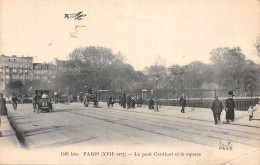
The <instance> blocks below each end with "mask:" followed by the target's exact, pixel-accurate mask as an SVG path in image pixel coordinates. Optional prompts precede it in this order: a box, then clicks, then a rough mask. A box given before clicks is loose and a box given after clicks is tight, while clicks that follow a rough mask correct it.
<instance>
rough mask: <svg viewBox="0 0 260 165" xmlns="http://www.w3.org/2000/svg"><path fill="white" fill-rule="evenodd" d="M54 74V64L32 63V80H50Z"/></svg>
mask: <svg viewBox="0 0 260 165" xmlns="http://www.w3.org/2000/svg"><path fill="white" fill-rule="evenodd" d="M55 75H56V66H55V65H54V64H44V63H33V80H45V81H51V80H52V79H54V78H55Z"/></svg>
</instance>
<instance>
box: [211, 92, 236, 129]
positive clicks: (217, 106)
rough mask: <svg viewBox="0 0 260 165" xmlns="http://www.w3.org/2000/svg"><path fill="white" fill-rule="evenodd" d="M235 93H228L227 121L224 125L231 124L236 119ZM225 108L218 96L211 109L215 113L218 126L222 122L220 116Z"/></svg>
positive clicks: (226, 103)
mask: <svg viewBox="0 0 260 165" xmlns="http://www.w3.org/2000/svg"><path fill="white" fill-rule="evenodd" d="M233 96H234V94H233V91H229V92H228V99H227V100H226V102H225V106H226V107H225V111H226V121H224V122H223V123H225V124H229V123H230V121H234V119H235V101H234V99H233ZM223 108H224V106H223V103H222V101H220V100H219V99H218V96H215V98H214V101H213V102H212V106H211V109H212V111H213V116H214V121H215V124H218V123H219V121H220V115H221V112H222V110H223Z"/></svg>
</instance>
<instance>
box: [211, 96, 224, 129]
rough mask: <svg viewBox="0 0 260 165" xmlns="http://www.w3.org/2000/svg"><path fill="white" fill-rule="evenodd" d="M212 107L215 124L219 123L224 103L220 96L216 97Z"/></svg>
mask: <svg viewBox="0 0 260 165" xmlns="http://www.w3.org/2000/svg"><path fill="white" fill-rule="evenodd" d="M211 109H212V111H213V116H214V121H215V124H218V121H220V115H221V112H222V110H223V104H222V101H220V100H219V99H218V96H215V97H214V101H213V102H212V106H211Z"/></svg>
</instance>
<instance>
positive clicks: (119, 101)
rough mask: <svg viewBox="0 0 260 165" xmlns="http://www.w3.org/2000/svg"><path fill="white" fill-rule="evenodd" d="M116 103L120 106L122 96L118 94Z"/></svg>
mask: <svg viewBox="0 0 260 165" xmlns="http://www.w3.org/2000/svg"><path fill="white" fill-rule="evenodd" d="M118 104H119V106H121V107H122V96H121V95H119V96H118Z"/></svg>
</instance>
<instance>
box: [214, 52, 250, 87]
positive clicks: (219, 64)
mask: <svg viewBox="0 0 260 165" xmlns="http://www.w3.org/2000/svg"><path fill="white" fill-rule="evenodd" d="M210 54H211V58H210V59H211V60H212V62H213V68H214V70H215V71H216V73H217V78H218V84H220V85H221V86H224V87H226V88H233V87H235V88H238V87H241V85H242V84H241V83H242V81H243V80H242V78H241V77H242V70H244V69H245V67H246V59H245V55H244V54H243V53H242V52H241V49H240V48H239V47H235V48H228V47H225V48H216V49H214V50H212V51H211V52H210Z"/></svg>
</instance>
